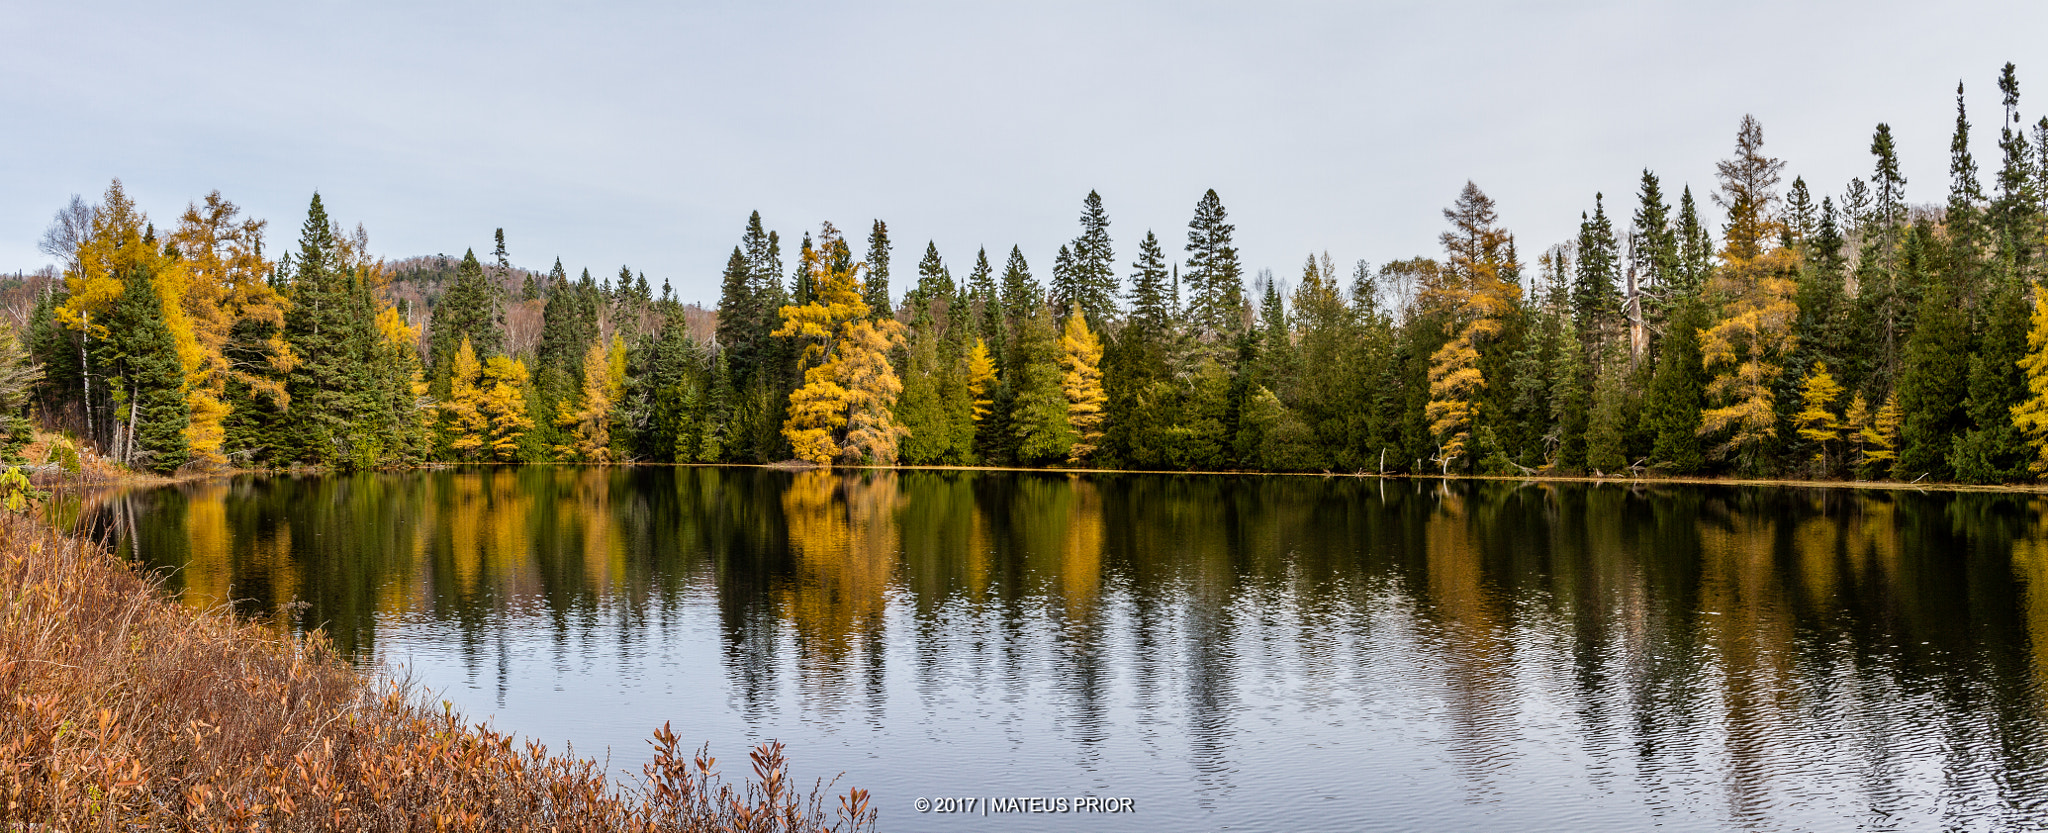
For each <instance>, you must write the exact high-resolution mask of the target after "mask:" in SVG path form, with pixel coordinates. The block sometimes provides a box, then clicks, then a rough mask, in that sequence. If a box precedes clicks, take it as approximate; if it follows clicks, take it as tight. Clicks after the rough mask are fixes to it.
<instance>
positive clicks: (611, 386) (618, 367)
mask: <svg viewBox="0 0 2048 833" xmlns="http://www.w3.org/2000/svg"><path fill="white" fill-rule="evenodd" d="M604 366H605V371H606V376H605V393H606V394H607V395H609V396H610V397H611V399H612V401H614V402H616V401H618V399H619V397H621V396H625V395H626V337H625V336H623V335H619V334H617V333H614V334H612V345H611V348H610V349H608V350H606V351H605V354H604Z"/></svg>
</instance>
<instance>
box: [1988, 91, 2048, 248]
mask: <svg viewBox="0 0 2048 833" xmlns="http://www.w3.org/2000/svg"><path fill="white" fill-rule="evenodd" d="M1998 91H1999V93H2000V94H2001V97H2002V101H2003V103H2004V105H2005V117H2004V118H2003V119H2002V120H2000V121H1999V127H1998V149H1999V151H2000V154H2001V156H2002V157H2003V161H2002V163H2001V164H2000V166H1999V169H1998V197H1997V199H1996V200H1994V201H1993V202H1992V204H1991V211H1990V216H1989V218H1988V219H1989V222H1990V225H1991V227H1992V229H1993V231H1994V234H1995V235H1996V245H1997V250H1998V253H1999V256H2000V258H2001V260H2003V261H2004V262H2005V263H2007V264H2010V265H2009V267H2008V268H2009V269H2011V270H2012V271H2014V272H2019V273H2025V272H2026V271H2027V270H2028V269H2029V267H2030V266H2031V265H2032V263H2033V256H2034V254H2035V252H2036V251H2037V250H2038V249H2039V248H2040V245H2041V240H2040V239H2038V238H2039V235H2037V234H2035V233H2034V231H2035V229H2036V228H2037V226H2038V220H2039V217H2040V214H2041V210H2040V199H2041V195H2040V194H2038V193H2036V190H2035V179H2036V177H2035V171H2036V166H2037V165H2039V166H2040V167H2041V168H2042V169H2048V159H2040V160H2037V159H2035V158H2034V155H2033V153H2032V148H2031V147H2029V146H2028V145H2027V133H2026V128H2025V127H2023V126H2021V123H2020V114H2019V103H2020V82H2019V78H2018V76H2017V74H2016V73H2015V72H2014V67H2013V65H2012V64H2011V63H2010V62H2008V63H2006V65H2005V67H2004V68H2003V69H2002V70H2001V71H2000V72H1999V76H1998Z"/></svg>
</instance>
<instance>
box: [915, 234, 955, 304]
mask: <svg viewBox="0 0 2048 833" xmlns="http://www.w3.org/2000/svg"><path fill="white" fill-rule="evenodd" d="M953 291H954V288H953V274H952V273H951V272H949V271H947V270H946V262H945V261H944V260H943V259H941V258H940V257H939V244H938V243H937V242H936V241H930V240H928V241H925V244H924V259H923V260H920V261H918V262H917V288H916V289H913V290H911V293H910V296H911V297H910V301H911V306H912V307H913V308H926V309H928V308H930V306H931V305H932V304H934V303H949V302H951V301H952V300H953ZM948 312H949V313H950V312H951V310H949V311H948ZM913 314H915V313H913ZM948 323H951V322H950V321H949V322H948Z"/></svg>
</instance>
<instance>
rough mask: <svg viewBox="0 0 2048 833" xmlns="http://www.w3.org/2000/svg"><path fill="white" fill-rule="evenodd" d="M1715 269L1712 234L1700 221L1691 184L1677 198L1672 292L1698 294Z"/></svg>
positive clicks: (1678, 295)
mask: <svg viewBox="0 0 2048 833" xmlns="http://www.w3.org/2000/svg"><path fill="white" fill-rule="evenodd" d="M1713 272H1714V239H1713V235H1712V234H1710V233H1708V231H1707V226H1706V223H1704V222H1701V220H1700V212H1699V208H1698V206H1696V205H1694V204H1693V200H1692V186H1690V185H1688V186H1686V187H1685V190H1684V192H1682V193H1681V194H1680V196H1679V198H1678V269H1677V271H1676V273H1675V274H1676V275H1677V279H1676V280H1675V281H1674V282H1673V285H1672V294H1673V295H1675V296H1677V297H1679V298H1693V297H1698V295H1699V294H1700V292H1701V291H1702V290H1704V289H1705V288H1706V286H1707V277H1708V276H1709V275H1712V274H1713Z"/></svg>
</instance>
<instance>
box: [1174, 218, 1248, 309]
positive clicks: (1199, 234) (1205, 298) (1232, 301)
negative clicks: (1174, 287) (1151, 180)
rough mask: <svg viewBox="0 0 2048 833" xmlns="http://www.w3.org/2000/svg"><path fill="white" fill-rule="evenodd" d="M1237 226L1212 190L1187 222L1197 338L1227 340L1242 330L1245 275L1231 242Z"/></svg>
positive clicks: (1190, 291) (1190, 288) (1190, 295)
mask: <svg viewBox="0 0 2048 833" xmlns="http://www.w3.org/2000/svg"><path fill="white" fill-rule="evenodd" d="M1236 233H1237V227H1236V226H1233V225H1231V224H1230V223H1229V222H1228V217H1227V213H1226V212H1225V211H1224V210H1223V201H1222V200H1221V199H1218V198H1217V196H1216V189H1214V188H1211V189H1209V190H1208V191H1207V192H1205V193H1203V194H1202V199H1201V201H1200V202H1197V203H1195V216H1194V219H1192V220H1189V221H1188V245H1187V252H1188V260H1187V283H1188V295H1187V298H1188V307H1187V314H1188V323H1189V324H1190V325H1191V326H1192V328H1193V330H1194V332H1195V334H1196V335H1199V336H1204V337H1207V338H1210V339H1216V340H1228V339H1230V338H1231V337H1234V336H1235V335H1236V334H1237V332H1238V330H1239V329H1242V327H1243V315H1244V274H1243V267H1242V266H1241V265H1239V263H1238V259H1237V247H1236V245H1234V244H1233V243H1232V242H1231V238H1232V236H1233V235H1235V234H1236Z"/></svg>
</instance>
